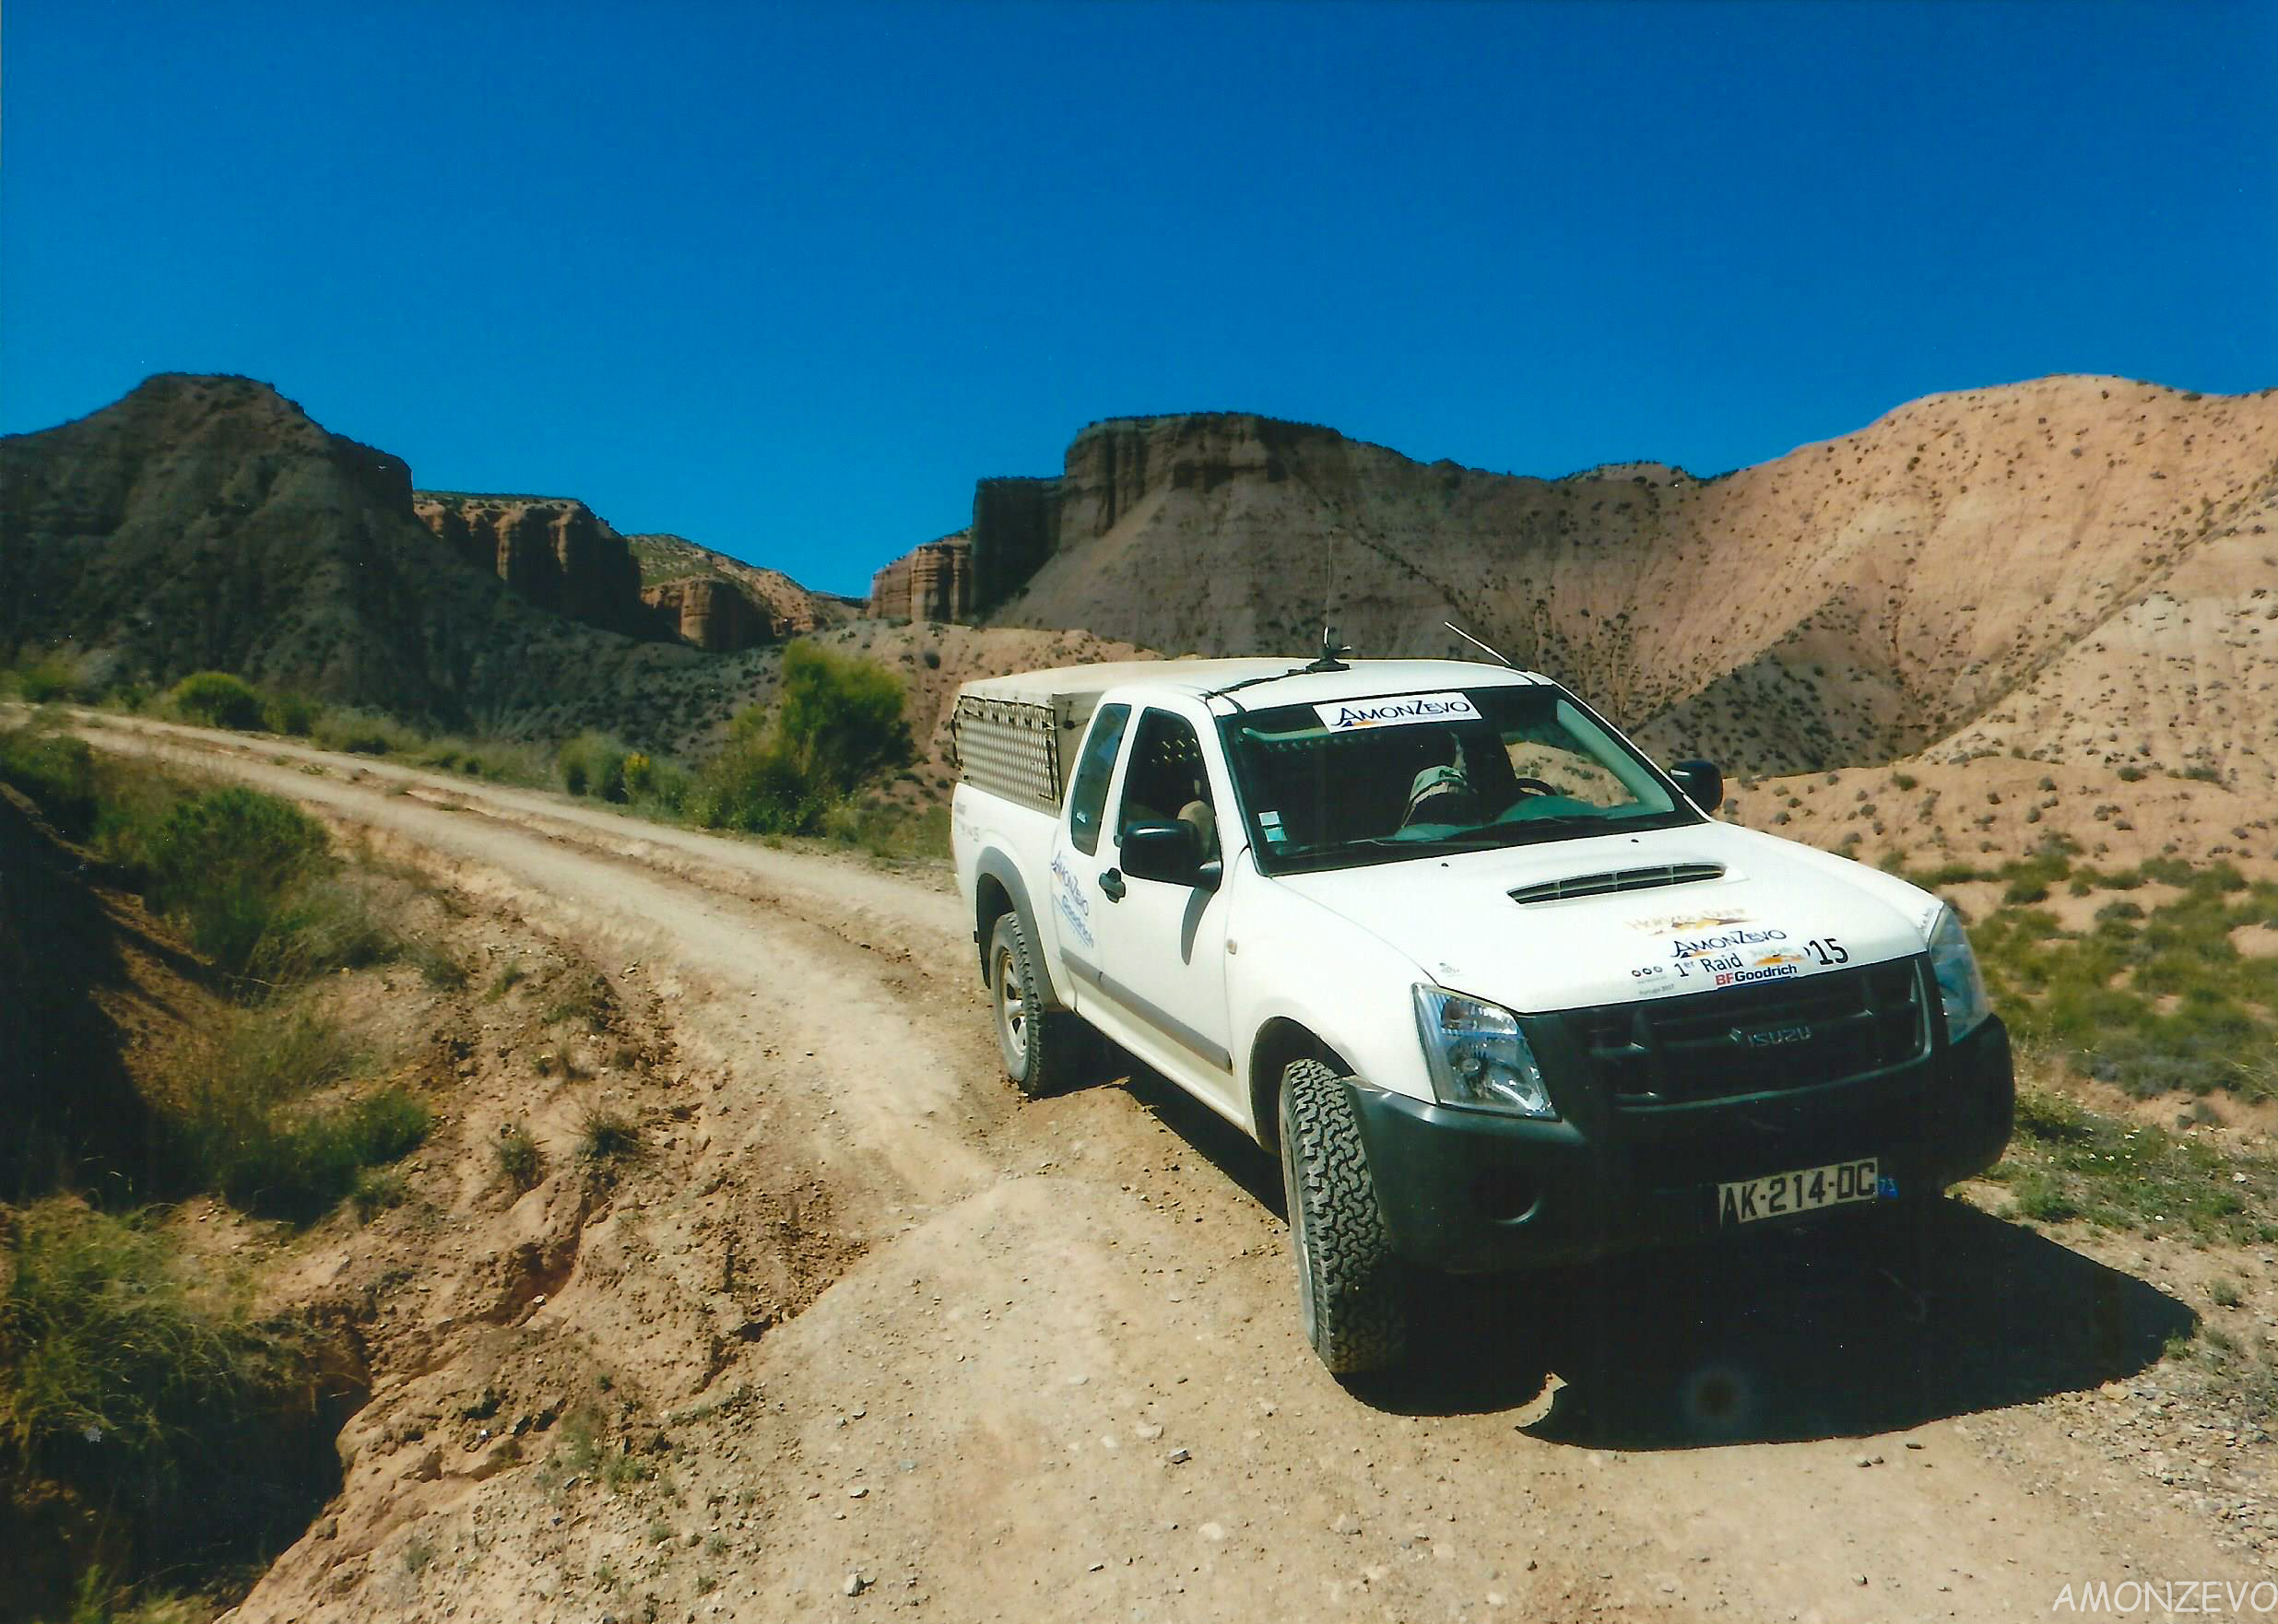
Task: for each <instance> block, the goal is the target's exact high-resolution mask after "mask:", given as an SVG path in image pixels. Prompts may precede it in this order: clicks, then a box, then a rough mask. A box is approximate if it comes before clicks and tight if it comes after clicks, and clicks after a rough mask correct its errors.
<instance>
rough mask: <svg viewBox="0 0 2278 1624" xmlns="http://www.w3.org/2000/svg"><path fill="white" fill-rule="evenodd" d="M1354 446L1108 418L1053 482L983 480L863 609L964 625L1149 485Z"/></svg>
mask: <svg viewBox="0 0 2278 1624" xmlns="http://www.w3.org/2000/svg"><path fill="white" fill-rule="evenodd" d="M1304 442H1312V443H1316V444H1318V445H1322V446H1337V445H1345V444H1350V443H1351V441H1346V440H1345V438H1344V437H1343V436H1342V435H1340V434H1339V433H1338V432H1337V431H1336V430H1332V429H1321V428H1316V427H1314V426H1313V425H1311V424H1305V423H1285V422H1282V421H1280V420H1279V419H1277V418H1261V417H1257V416H1256V415H1255V414H1252V413H1247V412H1195V413H1188V414H1186V415H1184V416H1180V417H1174V418H1108V419H1106V420H1104V421H1103V422H1098V423H1094V424H1092V426H1091V427H1089V428H1087V429H1085V430H1083V432H1081V433H1080V434H1079V435H1077V436H1076V438H1075V441H1073V443H1071V444H1070V445H1069V446H1068V455H1067V460H1066V465H1065V468H1064V471H1063V472H1062V473H1061V474H1059V475H1058V476H1057V477H1051V478H1017V477H999V478H990V479H984V480H982V481H980V483H979V484H978V485H976V486H975V487H974V493H973V524H972V526H971V527H970V528H969V529H966V530H961V531H959V532H958V533H957V534H956V535H945V536H943V537H942V538H941V539H940V540H938V541H929V542H927V543H925V544H924V545H922V546H920V547H916V548H915V549H914V550H913V551H911V552H908V553H905V554H903V556H902V557H901V558H899V559H895V560H894V561H893V562H892V563H891V564H889V565H887V566H886V567H885V568H884V569H883V570H880V571H879V572H878V573H877V574H876V575H875V576H873V577H872V578H871V583H870V613H872V614H873V615H881V616H906V617H908V618H911V619H915V620H953V621H971V620H977V619H980V618H984V617H986V616H987V615H988V614H989V613H990V612H991V611H993V610H994V609H996V608H997V607H998V606H1000V605H1003V604H1005V603H1006V602H1008V601H1009V600H1010V599H1011V598H1013V597H1014V596H1016V595H1017V594H1019V593H1020V592H1021V590H1022V589H1023V588H1024V587H1025V586H1026V585H1027V583H1028V582H1029V580H1030V578H1031V577H1032V576H1033V575H1034V574H1035V573H1036V571H1039V570H1040V569H1042V568H1043V567H1044V566H1045V563H1046V562H1047V561H1048V560H1049V559H1052V558H1053V557H1055V556H1056V554H1058V553H1061V552H1063V551H1065V550H1067V549H1068V548H1070V547H1080V546H1081V545H1083V544H1084V543H1085V542H1089V541H1092V540H1095V539H1097V538H1098V537H1100V536H1103V535H1106V534H1107V533H1108V532H1109V531H1111V530H1113V529H1114V528H1115V526H1116V525H1117V524H1121V523H1123V522H1125V521H1126V520H1127V519H1128V518H1129V517H1130V515H1131V514H1132V513H1133V512H1135V511H1137V510H1138V509H1139V508H1140V507H1141V506H1142V505H1143V504H1145V503H1146V502H1147V500H1149V498H1150V496H1151V494H1153V493H1155V492H1157V491H1158V490H1174V491H1188V492H1194V493H1198V494H1202V495H1208V494H1209V493H1210V492H1212V491H1215V490H1218V489H1220V488H1222V487H1225V486H1229V485H1233V484H1235V483H1237V482H1240V481H1245V480H1257V481H1262V482H1263V483H1265V484H1267V485H1276V484H1279V483H1281V481H1282V480H1284V479H1286V478H1288V477H1289V469H1290V460H1289V458H1290V453H1291V451H1292V449H1293V448H1294V447H1296V446H1298V445H1299V444H1301V443H1304Z"/></svg>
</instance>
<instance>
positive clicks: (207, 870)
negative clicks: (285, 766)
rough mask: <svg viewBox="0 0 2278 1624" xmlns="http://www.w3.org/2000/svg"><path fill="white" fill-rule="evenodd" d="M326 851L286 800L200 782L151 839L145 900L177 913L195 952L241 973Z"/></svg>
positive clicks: (316, 830) (320, 832)
mask: <svg viewBox="0 0 2278 1624" xmlns="http://www.w3.org/2000/svg"><path fill="white" fill-rule="evenodd" d="M327 851H328V842H327V841H326V839H325V830H324V828H323V826H322V825H320V824H319V823H317V822H316V820H315V819H314V818H311V817H309V816H308V814H306V813H305V812H302V811H301V809H300V808H299V807H297V806H293V805H292V804H291V803H290V802H288V801H281V800H279V799H277V797H276V796H275V795H266V794H262V793H261V792H259V791H258V790H250V789H244V788H241V787H239V786H237V785H229V786H226V787H224V788H221V789H216V790H208V791H207V792H206V793H205V794H201V795H198V796H196V797H195V798H193V799H190V800H186V801H183V802H182V803H180V804H179V805H177V806H175V807H174V808H173V809H172V811H171V813H170V814H169V815H168V816H167V818H166V820H165V822H164V823H163V824H161V825H160V826H159V829H158V830H157V832H156V834H155V836H154V838H153V839H152V840H151V842H150V850H149V853H148V860H149V865H150V882H151V883H150V893H149V894H150V901H151V905H152V906H153V907H156V908H159V909H160V910H162V911H164V912H171V913H175V914H178V915H180V916H181V917H182V918H183V921H184V922H185V923H186V924H187V925H188V926H189V930H190V936H191V939H192V940H193V941H194V942H195V943H196V945H197V947H198V949H199V950H200V951H201V952H203V953H205V954H206V955H207V957H209V958H210V959H213V960H214V962H215V963H217V964H218V965H220V966H221V967H222V968H223V969H224V970H227V971H230V972H231V973H233V974H241V975H242V974H243V973H245V972H246V971H248V970H250V969H251V968H252V967H253V964H254V955H255V953H256V952H257V951H259V950H260V948H261V947H262V945H263V938H264V937H266V936H268V935H269V934H270V933H271V932H272V930H273V929H275V928H276V927H277V925H278V924H280V923H281V922H282V920H283V917H284V915H285V913H286V912H287V904H288V902H289V900H290V899H291V898H292V897H293V895H294V893H295V892H296V891H297V889H298V888H300V887H301V885H302V884H303V883H304V882H305V881H307V880H310V879H312V878H313V877H316V876H317V875H318V874H319V873H320V872H321V871H322V869H323V867H324V865H325V860H326V853H327Z"/></svg>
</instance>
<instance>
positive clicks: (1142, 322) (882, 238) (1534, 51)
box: [0, 0, 2278, 592]
mask: <svg viewBox="0 0 2278 1624" xmlns="http://www.w3.org/2000/svg"><path fill="white" fill-rule="evenodd" d="M0 65H4V70H5V74H6V98H5V101H4V102H0V152H4V154H5V166H4V167H0V430H6V431H18V430H29V429H37V428H43V427H46V426H48V425H51V424H53V423H56V422H59V421H62V420H64V419H65V418H72V417H77V416H79V415H81V414H84V413H86V412H89V411H91V410H93V409H95V408H97V407H99V406H102V405H104V404H106V403H108V402H109V401H111V400H112V399H115V398H116V397H118V396H119V395H121V394H124V393H125V392H126V391H127V390H128V389H130V388H131V387H133V385H134V384H135V383H136V382H138V381H139V380H140V379H142V378H143V377H145V376H146V375H148V374H149V373H151V372H154V371H232V372H244V373H249V374H251V375H253V376H254V377H257V378H262V379H266V380H267V381H269V382H274V383H275V384H277V386H278V387H279V388H280V389H282V390H283V391H284V393H285V394H288V395H290V396H291V397H293V398H294V399H296V400H298V401H300V402H301V404H302V405H303V406H306V407H307V408H308V410H309V411H310V412H311V413H312V415H313V416H314V417H315V418H317V419H318V420H319V421H321V422H323V423H324V424H325V426H326V427H328V428H330V429H333V430H336V431H337V432H340V433H344V434H348V435H350V436H352V437H354V438H356V439H359V440H362V441H369V442H371V443H372V444H375V445H378V446H382V447H384V448H385V449H387V450H389V451H392V452H395V453H397V454H399V455H402V456H404V457H406V458H407V459H408V460H409V462H410V463H411V465H412V469H413V474H414V477H416V478H417V479H418V480H419V482H420V483H421V484H423V485H432V486H442V487H451V488H474V489H507V490H538V491H546V492H560V493H563V494H570V495H575V496H580V497H583V498H584V499H585V500H588V501H590V502H591V503H592V504H593V505H594V506H595V507H596V509H597V510H598V511H599V512H601V513H602V514H603V515H604V516H606V517H607V518H608V519H609V520H610V521H611V522H612V523H614V524H616V525H617V526H618V527H619V528H620V529H623V530H628V531H634V530H674V531H679V532H680V533H682V534H684V535H690V536H692V537H694V538H695V539H697V540H699V541H702V542H704V543H706V544H708V545H711V546H714V547H721V548H723V549H724V550H726V551H730V552H734V553H737V554H738V555H740V556H744V557H747V558H750V559H755V560H757V561H760V562H762V563H768V564H772V565H774V566H777V567H779V568H783V569H786V570H788V571H791V572H792V573H793V574H794V575H797V576H798V577H799V578H800V579H801V580H803V581H806V582H808V583H809V584H812V585H817V586H821V587H824V588H828V589H832V590H839V591H848V592H853V591H860V590H862V589H863V587H864V586H865V584H866V583H867V581H868V575H869V572H870V571H872V570H874V569H876V568H877V567H878V566H879V565H880V564H881V563H883V562H884V561H885V560H886V559H888V558H890V557H891V556H893V555H894V554H896V553H898V552H900V551H902V550H903V549H905V548H906V547H909V546H911V545H913V544H914V543H915V542H918V541H921V540H925V539H927V538H929V537H931V536H933V535H938V534H940V533H942V532H944V531H948V530H951V529H955V528H957V527H959V526H961V525H962V524H963V523H964V522H965V520H966V518H967V515H968V512H969V508H970V503H971V500H972V484H973V481H974V478H976V477H980V476H983V475H990V474H1044V473H1051V472H1055V471H1056V470H1057V468H1058V466H1059V459H1060V454H1061V452H1062V451H1063V449H1064V448H1065V446H1066V444H1067V441H1068V438H1069V437H1070V436H1071V435H1072V434H1073V433H1074V431H1075V430H1077V429H1079V428H1080V427H1081V426H1082V425H1083V424H1084V423H1086V422H1088V421H1090V420H1092V419H1093V418H1101V417H1108V416H1120V415H1124V414H1128V413H1151V412H1172V411H1180V410H1209V409H1228V408H1236V409H1245V410H1255V411H1262V412H1268V413H1272V414H1276V415H1279V416H1283V417H1291V418H1303V419H1305V420H1308V421H1313V422H1321V423H1328V424H1331V425H1333V426H1335V427H1337V428H1339V429H1341V430H1344V431H1345V432H1347V433H1350V434H1353V435H1356V436H1359V437H1361V438H1364V439H1368V440H1374V441H1381V442H1383V443H1385V444H1387V445H1390V446H1393V447H1395V448H1397V449H1398V450H1399V451H1402V452H1405V453H1408V454H1410V455H1411V456H1415V457H1419V458H1422V459H1426V460H1429V459H1434V458H1438V457H1450V458H1453V459H1455V460H1456V461H1458V462H1461V463H1466V464H1470V465H1476V466H1481V467H1487V468H1495V469H1503V470H1509V471H1515V472H1521V473H1532V474H1544V475H1555V474H1561V473H1565V472H1569V471H1572V470H1574V469H1576V468H1578V467H1586V466H1588V465H1592V464H1596V463H1600V462H1610V461H1622V460H1628V459H1632V458H1639V457H1657V458H1662V459H1666V460H1669V461H1673V462H1678V463H1682V464H1683V465H1686V466H1689V467H1691V468H1693V469H1694V470H1695V471H1698V472H1703V473H1707V472H1714V471H1717V470H1720V469H1723V468H1728V467H1732V466H1736V465H1743V464H1748V463H1753V462H1759V461H1762V460H1764V459H1765V458H1767V457H1771V456H1776V455H1778V454H1779V453H1783V452H1785V451H1787V450H1788V449H1790V448H1791V447H1793V446H1795V445H1797V444H1800V443H1803V442H1806V441H1812V440H1819V439H1824V438H1827V437H1829V436H1832V435H1835V434H1839V433H1843V432H1846V431H1847V430H1852V429H1856V428H1858V427H1859V426H1861V425H1862V424H1865V423H1867V422H1869V421H1871V419H1873V418H1876V417H1878V416H1880V415H1881V414H1883V412H1885V411H1887V410H1889V409H1890V408H1891V407H1893V406H1896V405H1898V404H1900V403H1901V402H1903V401H1906V400H1908V399H1911V398H1913V397H1915V396H1917V395H1920V394H1927V393H1930V392H1932V391H1937V390H1945V389H1957V388H1966V387H1972V386H1976V385H1980V384H1986V383H1995V382H2006V381H2010V380H2014V379H2019V378H2024V377H2031V376H2036V375H2038V374H2041V373H2046V372H2056V371H2097V372H2115V373H2120V374H2123V375H2127V376H2132V377H2143V378H2151V379H2154V380H2156V381H2159V382H2166V383H2172V384H2175V385H2177V386H2179V387H2184V388H2191V389H2201V390H2206V391H2209V392H2217V391H2222V392H2229V391H2241V390H2249V389H2260V388H2263V387H2267V386H2271V385H2273V384H2278V269H2274V268H2273V267H2278V134H2274V133H2273V129H2274V126H2273V124H2272V118H2271V95H2272V87H2273V86H2278V6H2270V5H2267V4H2259V3H2258V4H2240V5H2189V4H2149V3H2146V4H2140V5H2095V4H2064V5H2060V4H2056V3H2054V0H2049V3H2046V4H2028V3H2025V0H2009V3H2004V4H1998V5H1991V6H1978V5H1970V4H1963V3H1961V0H1923V3H1918V4H1871V5H1855V4H1846V3H1843V0H1827V3H1824V4H1806V3H1803V0H1788V3H1785V4H1776V5H1765V6H1753V5H1745V6H1744V5H1723V4H1717V3H1715V0H1697V3H1691V4H1678V5H1668V6H1657V5H1647V4H1629V5H1588V6H1585V5H1559V4H1552V3H1548V0H1540V3H1531V4H1505V5H1493V4H1485V3H1473V4H1454V3H1442V4H1432V5H1402V6H1361V5H1337V4H1302V3H1299V0H1281V3H1278V4H1267V5H1237V4H1223V5H1212V6H1174V5H1167V4H1166V5H1157V4H1147V3H1143V0H1120V3H1115V4H1093V5H1077V4H1053V5H977V4H976V5H968V6H946V5H920V4H915V3H909V4H891V5H833V6H825V5H821V4H813V5H803V6H784V7H770V6H756V5H753V6H743V5H728V4H718V5H694V4H672V3H670V0H666V3H663V4H641V5H634V4H631V3H630V0H621V3H619V4H614V5H599V4H584V5H579V4H574V3H570V4H548V5H540V4H537V0H530V3H528V4H519V5H489V6H486V5H481V4H469V3H464V0H462V3H459V4H448V5H446V4H444V3H443V0H432V3H430V4H419V5H386V4H358V5H354V6H326V5H316V6H312V5H308V4H306V3H305V0H299V3H296V4H291V5H255V4H232V3H230V0H207V3H201V4H198V5H195V6H185V5H181V4H179V3H173V0H170V3H167V4H150V5H136V4H128V3H116V4H102V5H89V4H86V3H84V0H9V3H8V4H7V6H6V8H5V11H0Z"/></svg>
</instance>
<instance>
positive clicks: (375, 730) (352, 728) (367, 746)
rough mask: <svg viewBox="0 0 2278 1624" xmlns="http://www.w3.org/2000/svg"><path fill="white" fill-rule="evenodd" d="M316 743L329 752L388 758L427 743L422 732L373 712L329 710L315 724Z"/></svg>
mask: <svg viewBox="0 0 2278 1624" xmlns="http://www.w3.org/2000/svg"><path fill="white" fill-rule="evenodd" d="M314 736H315V738H316V742H317V743H318V744H320V745H323V746H324V747H325V748H326V749H328V750H344V751H347V752H348V754H350V755H357V756H385V755H390V754H393V753H396V752H408V751H412V750H416V749H418V748H419V746H420V745H421V744H422V743H423V742H424V740H423V739H422V738H421V737H420V736H419V731H418V729H416V728H410V727H406V726H405V725H404V724H402V723H400V722H397V721H396V720H395V718H393V717H390V716H380V715H375V714H373V713H372V712H369V711H327V712H324V713H322V714H321V715H319V716H318V717H317V719H316V722H315V725H314Z"/></svg>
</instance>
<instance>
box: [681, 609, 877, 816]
mask: <svg viewBox="0 0 2278 1624" xmlns="http://www.w3.org/2000/svg"><path fill="white" fill-rule="evenodd" d="M909 759H911V747H910V728H909V723H908V721H907V720H906V719H905V718H904V717H903V693H902V684H901V682H900V681H899V680H898V679H897V678H896V677H894V676H893V674H892V673H891V672H890V671H888V670H887V669H886V668H885V667H884V666H882V665H878V664H876V663H875V662H873V661H868V660H861V659H856V658H853V657H851V656H848V655H844V654H835V653H831V652H830V651H828V650H826V649H822V648H818V647H816V646H815V645H814V644H812V643H809V642H795V643H793V644H792V645H791V646H790V647H789V648H788V649H786V650H785V652H784V658H783V700H782V703H781V704H780V705H779V706H778V707H777V709H776V712H775V713H774V715H773V718H770V717H769V716H768V715H767V714H766V713H765V712H761V711H760V710H758V709H757V708H756V707H753V708H748V709H746V710H743V711H740V712H738V713H737V715H736V716H735V718H734V719H733V721H731V722H730V724H729V725H728V742H727V745H726V747H725V748H724V749H723V750H721V752H720V753H719V754H718V755H717V756H715V757H714V758H713V759H712V760H710V761H709V762H707V763H705V765H704V768H703V770H702V771H701V772H700V773H699V774H698V775H697V778H696V781H695V783H693V784H692V785H691V786H690V790H689V792H688V795H687V806H688V810H689V811H690V813H691V814H692V815H693V816H694V817H695V818H697V819H698V821H700V822H703V823H707V824H710V825H712V826H714V828H724V829H739V830H748V831H749V832H752V833H757V834H813V833H816V832H818V831H819V830H821V829H822V828H823V826H824V822H825V819H826V818H827V816H828V815H829V814H830V812H831V810H832V807H833V806H836V805H837V804H838V803H839V802H841V801H843V800H844V799H845V797H846V796H847V795H848V794H851V793H852V792H853V791H854V790H856V789H857V788H859V787H860V786H861V785H862V784H863V783H867V782H868V781H869V780H870V779H873V778H875V777H877V776H878V775H879V773H881V772H884V771H888V770H889V769H891V768H894V767H898V766H901V765H902V764H903V763H904V762H906V761H908V760H909Z"/></svg>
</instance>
